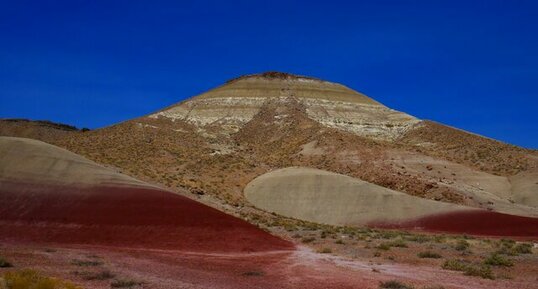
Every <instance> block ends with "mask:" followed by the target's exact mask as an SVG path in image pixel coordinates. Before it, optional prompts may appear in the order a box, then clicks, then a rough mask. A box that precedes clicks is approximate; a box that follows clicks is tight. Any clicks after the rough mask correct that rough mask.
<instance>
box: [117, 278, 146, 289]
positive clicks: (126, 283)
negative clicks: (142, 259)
mask: <svg viewBox="0 0 538 289" xmlns="http://www.w3.org/2000/svg"><path fill="white" fill-rule="evenodd" d="M139 285H142V282H138V281H134V280H114V281H112V283H110V287H112V288H131V287H135V286H139Z"/></svg>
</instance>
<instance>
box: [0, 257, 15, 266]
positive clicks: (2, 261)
mask: <svg viewBox="0 0 538 289" xmlns="http://www.w3.org/2000/svg"><path fill="white" fill-rule="evenodd" d="M8 267H13V264H11V263H10V262H8V261H7V260H6V259H4V258H3V257H0V268H8Z"/></svg>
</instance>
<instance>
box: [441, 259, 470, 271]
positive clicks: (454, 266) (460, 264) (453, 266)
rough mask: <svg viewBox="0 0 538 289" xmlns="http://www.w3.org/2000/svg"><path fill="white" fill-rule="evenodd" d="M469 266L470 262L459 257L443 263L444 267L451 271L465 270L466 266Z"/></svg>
mask: <svg viewBox="0 0 538 289" xmlns="http://www.w3.org/2000/svg"><path fill="white" fill-rule="evenodd" d="M468 266H469V263H468V262H466V261H464V260H458V259H449V260H446V261H445V262H444V263H443V265H441V267H442V268H443V269H445V270H451V271H465V268H467V267H468Z"/></svg>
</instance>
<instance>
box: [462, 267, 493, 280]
mask: <svg viewBox="0 0 538 289" xmlns="http://www.w3.org/2000/svg"><path fill="white" fill-rule="evenodd" d="M463 274H465V275H467V276H478V277H482V278H484V279H492V280H493V279H495V276H494V275H493V272H492V271H491V267H489V266H487V265H480V266H467V267H466V268H465V270H464V271H463Z"/></svg>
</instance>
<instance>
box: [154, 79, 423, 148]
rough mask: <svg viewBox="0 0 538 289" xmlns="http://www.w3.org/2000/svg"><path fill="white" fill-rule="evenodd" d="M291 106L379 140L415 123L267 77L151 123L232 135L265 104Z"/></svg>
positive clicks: (359, 100)
mask: <svg viewBox="0 0 538 289" xmlns="http://www.w3.org/2000/svg"><path fill="white" fill-rule="evenodd" d="M277 76H278V77H277ZM292 100H293V101H294V102H299V103H300V104H301V105H303V106H304V108H305V110H306V112H307V115H308V117H310V118H311V119H313V120H315V121H317V122H319V123H320V124H322V125H324V126H327V127H332V128H338V129H341V130H344V131H347V132H351V133H354V134H356V135H361V136H368V137H373V138H377V139H395V138H397V137H398V136H400V135H402V134H403V133H404V132H405V131H407V130H408V129H409V128H410V127H411V126H412V125H414V124H416V123H417V122H419V120H418V119H416V118H414V117H412V116H410V115H407V114H405V113H402V112H398V111H395V110H392V109H390V108H388V107H386V106H384V105H382V104H380V103H378V102H376V101H375V100H373V99H371V98H369V97H367V96H365V95H363V94H361V93H359V92H356V91H354V90H352V89H349V88H347V87H345V86H343V85H341V84H337V83H332V82H327V81H322V80H317V79H313V78H308V77H302V76H295V75H290V74H282V75H281V74H276V76H274V75H273V74H267V73H265V74H256V75H250V76H246V77H241V78H238V79H235V80H232V81H230V82H228V83H227V84H225V85H223V86H220V87H217V88H215V89H213V90H210V91H208V92H206V93H203V94H201V95H198V96H196V97H193V98H191V99H189V100H187V101H184V102H181V103H179V104H177V105H173V106H172V107H169V108H167V109H165V110H162V111H160V112H157V113H155V114H153V115H151V116H150V117H153V118H158V117H165V118H169V119H172V120H183V121H187V122H189V123H191V124H194V125H196V126H198V127H199V128H202V129H203V128H204V127H205V126H208V125H218V126H221V127H222V129H223V131H225V132H228V133H234V132H237V131H238V130H239V129H240V128H241V127H242V126H243V125H244V124H246V123H247V122H249V121H250V120H252V118H253V117H254V116H255V115H256V114H257V113H259V111H260V109H261V108H262V107H263V106H264V105H265V104H266V103H268V102H273V103H274V102H279V103H281V104H282V105H286V103H287V102H290V101H292ZM283 117H285V116H283Z"/></svg>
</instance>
